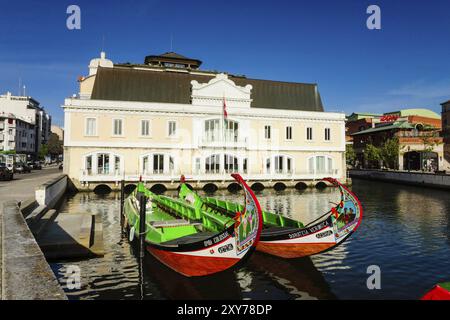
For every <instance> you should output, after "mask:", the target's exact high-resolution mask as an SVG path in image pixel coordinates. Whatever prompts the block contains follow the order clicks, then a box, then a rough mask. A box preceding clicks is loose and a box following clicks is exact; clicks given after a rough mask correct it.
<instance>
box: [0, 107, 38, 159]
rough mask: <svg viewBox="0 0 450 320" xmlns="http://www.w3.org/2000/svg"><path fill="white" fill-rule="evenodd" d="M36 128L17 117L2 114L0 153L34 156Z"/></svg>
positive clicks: (0, 119) (0, 118)
mask: <svg viewBox="0 0 450 320" xmlns="http://www.w3.org/2000/svg"><path fill="white" fill-rule="evenodd" d="M35 133H36V130H35V126H34V125H32V124H30V123H29V122H27V121H24V120H22V119H20V118H17V117H15V116H14V115H13V114H3V113H0V151H1V152H4V153H22V154H26V155H33V154H34V152H35V150H36V148H35V143H36V138H35Z"/></svg>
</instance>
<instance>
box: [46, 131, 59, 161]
mask: <svg viewBox="0 0 450 320" xmlns="http://www.w3.org/2000/svg"><path fill="white" fill-rule="evenodd" d="M62 153H63V142H62V141H60V140H59V137H58V135H57V134H55V133H51V134H50V137H49V139H48V154H50V155H52V156H57V155H60V154H62Z"/></svg>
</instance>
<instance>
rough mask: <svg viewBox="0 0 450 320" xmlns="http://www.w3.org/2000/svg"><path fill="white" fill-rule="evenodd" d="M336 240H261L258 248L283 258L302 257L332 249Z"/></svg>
mask: <svg viewBox="0 0 450 320" xmlns="http://www.w3.org/2000/svg"><path fill="white" fill-rule="evenodd" d="M335 245H336V243H335V242H329V243H274V242H263V241H260V242H259V243H258V245H257V247H256V250H258V251H261V252H264V253H268V254H271V255H274V256H277V257H281V258H288V259H292V258H302V257H307V256H310V255H313V254H317V253H319V252H322V251H325V250H328V249H330V248H331V247H333V246H335Z"/></svg>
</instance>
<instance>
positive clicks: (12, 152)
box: [0, 150, 16, 155]
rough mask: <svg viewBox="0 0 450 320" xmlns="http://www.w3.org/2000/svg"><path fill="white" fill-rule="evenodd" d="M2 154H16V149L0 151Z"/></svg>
mask: <svg viewBox="0 0 450 320" xmlns="http://www.w3.org/2000/svg"><path fill="white" fill-rule="evenodd" d="M0 154H5V155H8V154H16V150H8V151H0Z"/></svg>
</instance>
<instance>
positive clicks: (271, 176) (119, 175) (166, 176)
mask: <svg viewBox="0 0 450 320" xmlns="http://www.w3.org/2000/svg"><path fill="white" fill-rule="evenodd" d="M339 174H340V172H339V170H327V171H324V172H310V171H303V172H295V173H256V174H255V173H242V172H241V175H242V177H243V178H244V179H245V180H249V181H276V180H280V181H282V180H285V181H287V180H321V179H323V178H326V177H332V178H341V177H340V176H339ZM180 176H181V173H177V172H175V171H171V172H166V173H162V174H161V173H155V174H152V173H146V174H143V173H140V172H134V173H133V172H126V173H124V172H122V171H119V170H117V171H116V172H113V173H109V174H96V173H93V172H90V171H88V170H81V175H80V181H82V182H117V181H120V180H122V179H124V180H126V181H135V182H137V181H139V179H141V178H142V180H143V181H155V182H176V181H179V180H180ZM185 177H186V179H187V180H188V181H194V182H195V181H233V180H234V179H233V178H232V177H231V175H230V173H226V172H222V173H206V172H200V173H193V174H185Z"/></svg>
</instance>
